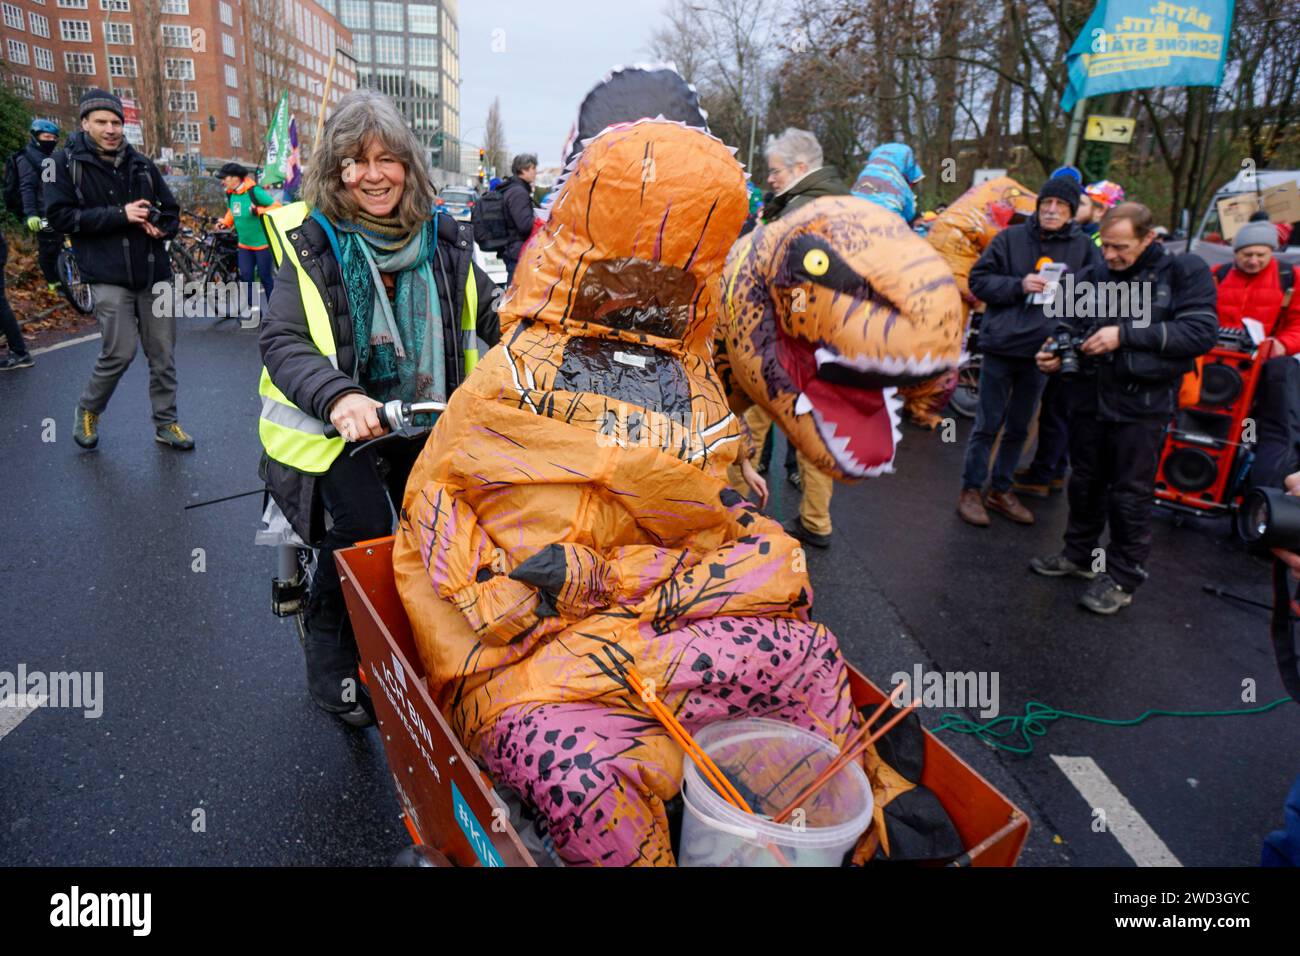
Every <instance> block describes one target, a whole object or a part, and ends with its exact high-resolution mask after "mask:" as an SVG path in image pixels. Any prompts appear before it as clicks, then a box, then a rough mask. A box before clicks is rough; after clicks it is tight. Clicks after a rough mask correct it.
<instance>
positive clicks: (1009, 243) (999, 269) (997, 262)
mask: <svg viewBox="0 0 1300 956" xmlns="http://www.w3.org/2000/svg"><path fill="white" fill-rule="evenodd" d="M1044 257H1046V258H1048V259H1051V260H1052V261H1053V262H1064V263H1065V264H1066V272H1067V273H1073V274H1074V281H1075V282H1080V281H1082V280H1084V279H1087V278H1089V277H1091V276H1092V275H1093V274H1094V273H1095V272H1098V271H1104V270H1105V261H1104V260H1103V259H1102V257H1101V252H1100V251H1099V250H1098V249H1097V247H1096V246H1095V245H1093V243H1092V241H1091V240H1090V239H1089V238H1088V237H1087V236H1085V235H1084V234H1083V231H1082V230H1081V229H1080V228H1079V224H1078V223H1077V222H1075V221H1074V220H1070V221H1069V222H1068V223H1066V224H1065V225H1064V226H1063V227H1061V228H1060V229H1058V230H1056V231H1055V232H1045V231H1044V230H1043V229H1042V228H1040V227H1039V225H1038V215H1037V214H1034V215H1032V216H1030V217H1029V218H1028V219H1026V220H1025V221H1024V222H1022V223H1020V224H1019V225H1016V226H1010V227H1008V228H1006V229H1003V230H1002V231H1001V232H999V233H998V234H997V235H996V236H994V237H993V241H992V242H990V243H989V244H988V248H986V249H985V250H984V252H983V254H982V255H981V256H980V257H979V260H978V261H977V262H976V263H975V265H973V266H972V267H971V270H970V291H971V294H973V295H974V296H975V297H976V298H977V299H980V300H982V301H983V302H984V303H985V305H986V308H985V311H984V317H983V318H982V319H981V320H980V338H979V343H980V351H982V352H988V353H990V354H993V355H1003V356H1007V357H1009V358H1033V356H1034V354H1035V353H1036V352H1037V351H1038V350H1039V349H1040V348H1041V347H1042V345H1043V342H1044V341H1045V340H1046V339H1047V337H1048V336H1049V335H1051V334H1052V332H1053V331H1055V329H1056V326H1057V323H1058V322H1059V320H1058V319H1053V318H1049V317H1048V316H1047V315H1046V314H1045V313H1044V311H1043V306H1042V305H1041V304H1034V303H1032V302H1031V301H1030V299H1031V296H1030V295H1029V294H1028V293H1026V292H1025V290H1024V286H1022V285H1021V282H1022V281H1023V280H1024V278H1025V276H1027V275H1032V274H1033V273H1035V272H1037V271H1038V261H1039V260H1040V259H1042V258H1044Z"/></svg>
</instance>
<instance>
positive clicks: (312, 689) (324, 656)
mask: <svg viewBox="0 0 1300 956" xmlns="http://www.w3.org/2000/svg"><path fill="white" fill-rule="evenodd" d="M340 600H341V596H340ZM303 631H304V635H303V645H302V649H303V656H304V658H305V659H306V662H307V693H308V694H309V695H310V697H311V699H312V703H314V704H315V705H316V706H317V707H319V708H320V709H321V710H323V711H325V712H326V713H330V714H333V715H334V716H336V717H338V718H339V719H340V720H342V721H343V722H344V723H347V724H350V725H352V726H353V727H367V726H369V725H370V724H371V723H373V721H372V720H371V719H370V715H369V712H367V711H366V709H365V708H364V707H363V706H362V705H361V703H360V699H361V694H362V693H364V691H363V689H362V687H361V679H360V677H359V676H358V672H357V647H356V640H355V638H354V637H353V636H352V626H351V624H350V623H349V622H348V620H347V611H346V610H342V609H340V608H336V607H321V606H319V605H316V606H312V604H311V603H309V604H308V609H307V611H306V613H305V615H304V624H303Z"/></svg>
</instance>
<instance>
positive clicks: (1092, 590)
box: [1079, 574, 1133, 614]
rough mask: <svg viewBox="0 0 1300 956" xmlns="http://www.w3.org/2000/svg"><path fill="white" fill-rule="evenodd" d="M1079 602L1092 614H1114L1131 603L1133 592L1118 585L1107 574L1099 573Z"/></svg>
mask: <svg viewBox="0 0 1300 956" xmlns="http://www.w3.org/2000/svg"><path fill="white" fill-rule="evenodd" d="M1079 603H1080V604H1082V605H1083V606H1084V607H1086V608H1087V609H1088V610H1089V611H1092V612H1093V613H1094V614H1114V613H1115V612H1116V611H1118V610H1119V609H1120V608H1124V607H1128V606H1129V605H1130V604H1132V603H1133V592H1132V591H1126V590H1125V589H1124V588H1122V587H1120V586H1119V585H1118V584H1116V583H1115V579H1114V578H1112V577H1111V576H1110V575H1109V574H1099V575H1097V579H1096V580H1095V581H1093V582H1092V584H1090V585H1088V590H1086V591H1084V592H1083V597H1081V598H1079Z"/></svg>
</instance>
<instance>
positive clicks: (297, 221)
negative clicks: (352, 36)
mask: <svg viewBox="0 0 1300 956" xmlns="http://www.w3.org/2000/svg"><path fill="white" fill-rule="evenodd" d="M303 196H304V197H305V200H306V202H305V203H294V204H293V205H290V206H286V207H285V208H283V209H279V210H276V211H275V212H273V213H271V214H270V215H269V216H268V217H267V220H268V222H269V223H270V225H271V230H270V234H271V242H272V246H273V248H274V250H275V252H276V256H277V258H278V260H279V262H280V267H279V272H278V273H277V274H276V279H275V293H274V295H273V296H272V297H271V301H270V304H269V306H268V309H267V317H266V321H265V322H264V323H263V326H262V335H261V346H262V358H263V361H264V362H265V365H266V367H265V369H264V371H263V375H262V383H261V389H260V391H261V395H262V420H261V423H260V424H259V433H260V435H261V438H262V445H263V449H264V451H265V459H266V461H265V465H264V472H265V474H266V476H267V481H268V485H269V487H270V490H271V494H272V495H273V497H274V498H275V500H276V503H277V504H278V505H279V506H280V509H281V510H282V511H283V512H284V513H285V516H286V517H287V518H288V519H289V521H290V522H291V523H292V524H293V526H294V529H295V530H296V531H297V532H298V534H299V535H301V536H302V538H303V539H304V540H305V541H308V542H310V543H312V544H313V545H319V547H320V556H319V562H318V565H317V568H318V570H317V571H316V574H315V576H314V578H313V580H312V590H311V594H310V597H309V600H308V607H307V612H306V639H305V642H304V648H305V651H306V656H307V682H308V688H309V690H310V691H311V695H312V697H313V698H314V699H315V701H316V703H317V704H318V705H320V706H321V707H322V708H324V709H325V710H328V711H330V712H332V713H337V714H340V715H341V716H342V717H343V719H344V720H346V721H348V722H349V723H365V722H367V717H366V714H365V711H364V710H363V709H362V707H361V706H360V705H359V704H358V703H356V698H355V696H354V695H353V696H349V689H350V688H351V687H353V686H355V678H356V644H355V641H354V639H353V637H352V631H351V626H350V625H349V623H348V619H347V614H346V612H345V610H344V606H343V597H342V592H341V590H340V585H339V578H338V572H337V570H336V569H335V566H334V559H333V552H334V550H335V549H336V548H338V547H341V546H346V545H350V544H352V543H353V542H355V541H359V540H362V539H364V538H374V537H380V536H383V535H385V534H388V533H389V532H390V531H391V530H392V529H391V526H390V520H391V513H392V512H391V510H390V507H389V503H388V497H387V494H388V492H390V491H391V492H392V493H393V496H394V497H395V498H398V499H400V497H401V489H402V485H403V484H404V482H405V479H406V474H407V472H408V471H409V470H410V467H411V464H412V463H413V462H414V460H415V456H416V454H417V453H418V452H419V443H418V442H417V441H415V440H411V439H406V438H395V439H393V440H392V441H389V442H386V443H385V444H384V446H383V452H382V455H383V458H384V459H385V460H386V461H387V463H388V473H387V478H386V479H384V478H382V477H381V474H382V471H381V467H380V462H379V459H378V457H377V455H376V452H375V450H374V449H367V450H366V451H364V452H359V453H357V454H346V455H345V454H341V452H342V450H343V443H344V442H345V441H346V442H360V441H366V440H369V439H373V438H378V437H379V436H381V435H382V434H383V432H384V429H383V427H382V426H381V425H380V420H379V416H378V410H379V407H380V405H381V404H382V403H383V402H386V401H392V400H400V401H403V402H416V401H424V400H437V401H446V399H447V396H448V394H449V393H450V392H451V391H452V390H453V389H455V388H456V386H458V385H459V384H460V383H461V382H462V381H463V380H464V379H465V377H466V376H467V375H468V374H469V372H470V371H472V370H473V368H474V363H475V361H476V360H477V356H478V349H479V340H480V339H481V340H483V341H484V342H486V343H487V344H489V345H492V344H495V343H496V341H497V338H498V337H499V336H498V332H497V322H496V316H495V313H494V312H493V309H492V303H493V297H492V292H493V285H492V283H491V280H490V279H488V277H487V276H486V275H485V274H484V273H483V272H482V271H481V270H479V269H478V268H477V267H476V266H475V265H474V264H473V262H472V250H473V243H472V241H471V238H472V237H471V236H470V233H469V229H468V227H467V226H465V225H463V224H460V223H457V222H456V221H455V220H454V219H452V218H451V217H450V216H438V215H435V214H434V193H433V186H432V184H431V182H430V179H429V171H428V168H427V167H426V165H425V161H424V158H423V151H422V150H421V148H420V146H419V143H418V142H417V140H416V139H415V135H414V134H413V133H412V132H411V130H410V129H409V128H408V127H407V125H406V122H405V120H404V119H403V118H402V115H401V113H399V112H398V110H397V108H396V106H394V105H393V103H392V101H391V100H389V99H388V98H387V97H385V96H383V95H381V94H379V93H376V92H374V91H371V90H356V91H354V92H353V93H350V94H348V95H347V96H346V97H344V98H343V100H341V101H340V103H339V105H338V107H337V109H336V110H335V112H334V115H333V116H331V117H330V119H329V122H327V123H326V124H325V128H324V130H323V133H322V136H321V143H320V146H319V148H318V149H317V151H316V155H315V158H314V161H313V163H312V166H311V169H310V170H309V171H308V172H307V174H306V177H305V181H304V183H303ZM326 421H329V422H330V423H332V424H333V425H334V427H335V428H336V429H337V430H338V433H339V435H340V436H341V438H342V440H340V439H339V438H334V437H327V436H326V435H325V426H324V422H326ZM325 513H328V514H329V516H330V518H331V519H332V523H331V525H330V528H329V531H328V532H326V531H325V529H324V524H325V521H324V515H325Z"/></svg>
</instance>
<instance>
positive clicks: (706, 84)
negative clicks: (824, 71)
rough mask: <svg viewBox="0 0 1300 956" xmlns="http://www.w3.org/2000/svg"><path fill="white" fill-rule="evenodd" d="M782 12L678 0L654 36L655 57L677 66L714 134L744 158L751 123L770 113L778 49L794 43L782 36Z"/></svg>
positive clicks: (743, 3)
mask: <svg viewBox="0 0 1300 956" xmlns="http://www.w3.org/2000/svg"><path fill="white" fill-rule="evenodd" d="M778 9H779V5H778V4H777V3H776V2H775V0H707V2H705V0H695V2H691V0H674V2H673V3H672V5H671V6H670V7H669V8H668V12H667V14H666V16H667V19H668V22H667V24H666V25H665V26H664V27H662V28H661V29H659V30H657V31H656V32H655V33H654V34H653V36H652V37H651V42H650V49H651V52H652V53H653V54H654V56H655V57H657V58H658V59H661V60H672V61H673V62H675V63H676V64H677V68H678V72H680V73H681V74H682V76H683V77H684V78H685V79H686V80H687V82H689V83H692V84H694V86H695V88H696V89H697V90H698V91H699V94H700V104H701V106H703V107H704V109H705V110H706V111H707V112H708V114H709V128H710V129H711V130H712V132H713V134H714V135H715V136H717V137H718V138H719V139H721V140H722V141H723V142H725V143H728V144H730V145H732V146H735V147H737V149H738V150H739V151H740V155H741V158H742V159H743V158H744V156H745V153H744V148H745V147H746V146H747V145H748V143H749V136H750V130H751V126H752V124H753V123H754V121H755V120H757V121H758V122H759V123H760V125H761V123H762V119H763V116H764V114H765V113H766V110H767V102H768V98H769V96H770V95H771V91H772V75H773V74H772V67H773V64H774V63H776V62H778V61H779V59H780V50H779V49H778V47H779V46H780V44H782V43H785V44H786V45H787V47H789V46H790V45H791V43H792V41H794V40H795V37H794V36H793V35H785V34H782V33H779V32H778V23H777V13H778Z"/></svg>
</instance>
